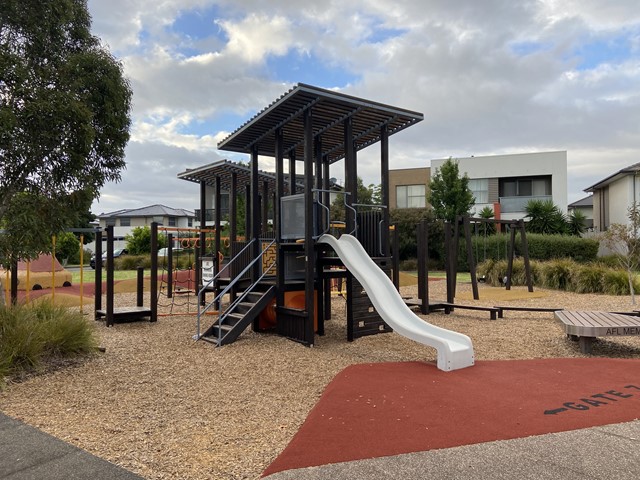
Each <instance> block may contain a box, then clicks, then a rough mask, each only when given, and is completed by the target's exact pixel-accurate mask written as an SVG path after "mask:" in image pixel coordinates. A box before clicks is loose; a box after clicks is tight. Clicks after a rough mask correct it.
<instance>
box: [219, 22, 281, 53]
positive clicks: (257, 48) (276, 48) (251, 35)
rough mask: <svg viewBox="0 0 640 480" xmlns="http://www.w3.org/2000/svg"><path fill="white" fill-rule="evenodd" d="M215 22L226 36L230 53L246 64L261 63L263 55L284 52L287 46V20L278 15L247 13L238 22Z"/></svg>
mask: <svg viewBox="0 0 640 480" xmlns="http://www.w3.org/2000/svg"><path fill="white" fill-rule="evenodd" d="M216 23H217V24H218V25H220V26H221V27H222V28H223V29H224V30H225V32H226V33H227V35H228V36H229V43H228V44H227V49H228V51H229V52H230V54H231V55H232V56H234V57H239V58H241V59H243V60H244V61H246V62H248V63H261V62H263V61H264V59H265V57H266V56H267V55H284V54H286V53H287V51H288V49H289V47H290V45H291V41H292V35H291V28H290V23H289V21H288V20H287V19H286V18H284V17H281V16H274V17H268V16H267V15H256V14H250V15H249V16H247V17H245V18H244V19H242V20H241V21H240V22H232V21H225V20H218V21H217V22H216Z"/></svg>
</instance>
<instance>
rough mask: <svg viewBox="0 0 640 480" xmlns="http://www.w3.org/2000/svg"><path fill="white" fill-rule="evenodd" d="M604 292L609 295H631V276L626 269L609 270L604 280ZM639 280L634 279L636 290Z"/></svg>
mask: <svg viewBox="0 0 640 480" xmlns="http://www.w3.org/2000/svg"><path fill="white" fill-rule="evenodd" d="M602 283H603V289H604V293H606V294H607V295H629V293H630V292H629V276H628V274H627V272H625V271H624V270H609V271H608V272H606V273H605V275H604V278H603V280H602ZM636 288H637V281H634V290H635V291H636V292H637V291H638V290H636Z"/></svg>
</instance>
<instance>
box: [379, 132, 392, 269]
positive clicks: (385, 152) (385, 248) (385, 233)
mask: <svg viewBox="0 0 640 480" xmlns="http://www.w3.org/2000/svg"><path fill="white" fill-rule="evenodd" d="M380 186H381V194H382V205H385V206H386V207H387V208H383V209H382V227H383V228H382V238H381V239H380V242H381V243H382V255H383V256H385V257H388V256H389V255H390V254H391V248H390V245H389V224H390V219H389V130H388V128H387V125H386V124H384V125H383V126H382V127H380Z"/></svg>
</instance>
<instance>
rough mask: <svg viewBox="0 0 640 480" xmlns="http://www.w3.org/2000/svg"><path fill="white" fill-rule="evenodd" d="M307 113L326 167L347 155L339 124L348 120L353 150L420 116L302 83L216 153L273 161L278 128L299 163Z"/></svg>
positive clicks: (286, 151)
mask: <svg viewBox="0 0 640 480" xmlns="http://www.w3.org/2000/svg"><path fill="white" fill-rule="evenodd" d="M310 110H312V112H313V114H312V117H311V118H312V120H311V123H312V127H311V128H312V131H313V136H314V138H317V137H321V138H322V157H323V161H328V162H329V163H334V162H336V161H338V160H340V159H342V158H344V157H345V155H346V146H345V141H344V139H345V134H344V126H343V124H344V122H345V121H346V120H347V119H351V124H352V129H353V134H352V139H353V144H354V148H355V150H356V151H358V150H361V149H363V148H366V147H368V146H370V145H372V144H374V143H376V142H378V141H380V131H381V128H382V127H383V126H386V127H387V132H388V135H393V134H394V133H397V132H400V131H401V130H404V129H405V128H407V127H410V126H411V125H414V124H415V123H417V122H419V121H421V120H422V119H423V115H422V114H421V113H418V112H413V111H410V110H405V109H402V108H398V107H392V106H389V105H384V104H382V103H376V102H372V101H369V100H363V99H360V98H357V97H352V96H350V95H345V94H343V93H338V92H334V91H331V90H325V89H322V88H317V87H313V86H311V85H306V84H302V83H300V84H298V85H297V86H295V87H294V88H292V89H291V90H289V91H288V92H287V93H285V94H284V95H282V96H281V97H280V98H279V99H278V100H276V101H275V102H273V103H272V104H271V105H269V106H268V107H266V108H265V109H264V110H262V111H261V112H259V113H258V114H257V115H255V116H254V117H253V118H252V119H250V120H249V121H247V122H246V123H245V124H244V125H242V126H241V127H239V128H238V129H236V130H235V131H234V132H233V133H231V134H230V135H229V136H228V137H227V138H225V139H224V140H222V141H221V142H220V143H219V144H218V148H219V149H220V150H228V151H231V152H239V153H252V152H254V151H256V152H257V154H258V155H264V156H269V157H273V156H274V152H275V151H276V132H277V131H278V130H279V129H281V131H282V134H283V153H284V155H285V156H289V155H291V154H292V153H293V154H294V155H295V157H296V158H298V159H302V158H304V113H305V112H306V111H310Z"/></svg>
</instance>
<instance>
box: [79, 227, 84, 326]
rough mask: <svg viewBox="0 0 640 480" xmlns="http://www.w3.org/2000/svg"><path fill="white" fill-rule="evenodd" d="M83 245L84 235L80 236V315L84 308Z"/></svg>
mask: <svg viewBox="0 0 640 480" xmlns="http://www.w3.org/2000/svg"><path fill="white" fill-rule="evenodd" d="M83 244H84V235H83V234H80V313H84V312H83V310H82V307H83V306H84V302H83V300H84V297H83V296H82V294H83V287H84V275H83V274H84V271H83V268H84V249H83V248H82V245H83Z"/></svg>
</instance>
